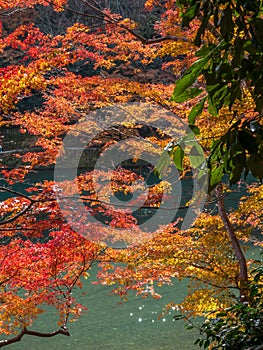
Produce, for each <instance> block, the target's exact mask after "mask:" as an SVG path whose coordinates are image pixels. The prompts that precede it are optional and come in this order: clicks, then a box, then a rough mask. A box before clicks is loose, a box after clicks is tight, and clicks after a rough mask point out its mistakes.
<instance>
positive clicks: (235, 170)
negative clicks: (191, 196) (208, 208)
mask: <svg viewBox="0 0 263 350" xmlns="http://www.w3.org/2000/svg"><path fill="white" fill-rule="evenodd" d="M240 124H241V122H237V123H235V124H234V125H233V126H232V127H231V128H230V129H229V130H228V132H227V133H226V134H225V135H224V136H223V137H221V138H220V139H219V140H215V141H213V144H212V147H211V153H210V156H209V158H208V168H209V171H210V176H209V179H210V190H212V189H213V188H215V187H216V185H217V184H218V183H219V182H220V181H221V180H222V177H223V176H224V175H225V174H227V175H228V176H229V182H230V185H232V184H235V183H236V182H238V181H239V180H240V178H241V176H242V174H244V178H246V176H247V174H248V173H249V171H250V172H251V173H252V175H253V176H254V177H255V178H257V179H259V180H262V179H263V127H262V125H260V124H259V123H258V122H257V121H256V120H252V121H249V122H246V123H243V124H242V125H240Z"/></svg>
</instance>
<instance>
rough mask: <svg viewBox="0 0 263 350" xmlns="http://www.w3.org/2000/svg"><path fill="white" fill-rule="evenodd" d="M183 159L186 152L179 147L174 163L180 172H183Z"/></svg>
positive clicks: (175, 153)
mask: <svg viewBox="0 0 263 350" xmlns="http://www.w3.org/2000/svg"><path fill="white" fill-rule="evenodd" d="M183 159H184V151H183V150H182V148H181V147H180V146H177V148H176V150H175V151H174V152H173V161H174V164H175V166H176V168H177V169H178V170H181V171H182V170H183Z"/></svg>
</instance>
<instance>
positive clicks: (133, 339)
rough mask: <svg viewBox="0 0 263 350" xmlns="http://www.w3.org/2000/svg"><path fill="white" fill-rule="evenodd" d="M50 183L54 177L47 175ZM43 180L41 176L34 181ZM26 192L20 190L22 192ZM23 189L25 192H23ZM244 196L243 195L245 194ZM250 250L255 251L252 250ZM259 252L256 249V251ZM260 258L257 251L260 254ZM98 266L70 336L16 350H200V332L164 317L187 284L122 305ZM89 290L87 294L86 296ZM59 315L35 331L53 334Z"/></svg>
mask: <svg viewBox="0 0 263 350" xmlns="http://www.w3.org/2000/svg"><path fill="white" fill-rule="evenodd" d="M43 177H44V178H45V179H49V178H50V177H51V174H49V173H45V172H44V173H43V174H42V178H43ZM35 181H39V174H37V173H36V174H35V175H34V176H33V177H31V179H30V182H35ZM19 189H20V190H21V187H20V188H19ZM22 190H23V188H22ZM241 192H242V191H241ZM241 194H242V193H240V192H239V191H237V193H234V194H233V195H232V197H229V199H228V206H232V205H235V204H236V203H237V199H238V198H239V197H240V195H241ZM250 252H251V250H250ZM252 254H254V249H253V250H252ZM256 254H257V253H256ZM96 272H97V269H96V267H94V268H93V270H92V271H91V276H90V279H89V280H87V281H85V285H84V288H83V290H81V291H78V292H77V293H78V295H79V301H80V302H81V303H82V304H84V305H85V306H87V307H88V308H89V310H88V311H86V312H85V314H84V315H83V316H82V317H81V318H80V319H79V320H78V321H77V322H73V323H71V324H69V330H70V333H71V336H70V337H66V336H63V335H58V336H56V337H54V338H44V339H43V338H36V337H31V336H25V337H24V338H23V339H22V340H21V342H19V343H16V344H12V345H10V346H9V347H7V348H9V349H12V350H47V349H48V350H64V349H74V350H161V349H163V350H195V349H199V348H198V347H197V346H195V345H194V340H195V339H196V338H197V336H198V332H197V331H196V330H194V331H193V330H191V331H187V330H186V329H185V327H184V322H183V321H174V320H173V316H174V313H173V312H170V313H168V314H166V315H165V316H162V317H159V316H160V315H161V313H162V311H163V308H164V307H165V305H166V304H168V303H169V302H180V300H182V299H183V298H184V296H185V295H186V293H187V283H186V282H185V281H182V282H177V281H175V284H174V286H166V287H163V288H161V289H160V293H161V294H162V298H161V299H158V300H157V299H152V298H146V299H143V298H141V297H136V296H135V295H132V294H131V295H130V297H129V299H128V301H127V302H124V303H122V304H121V303H120V299H119V298H118V297H117V296H113V295H111V290H112V288H113V287H112V286H103V285H94V284H92V281H94V280H95V279H96ZM83 292H84V295H83ZM56 319H57V318H56V314H55V311H54V310H52V309H48V311H47V312H46V313H45V314H43V315H41V316H40V317H39V319H38V320H37V322H36V323H35V324H34V327H32V329H36V330H39V331H53V330H55V329H56Z"/></svg>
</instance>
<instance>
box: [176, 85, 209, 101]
mask: <svg viewBox="0 0 263 350" xmlns="http://www.w3.org/2000/svg"><path fill="white" fill-rule="evenodd" d="M203 91H204V90H202V89H198V88H191V89H187V90H185V91H184V92H183V93H182V94H181V95H180V96H176V97H174V98H173V101H174V102H178V103H181V102H184V101H186V100H189V99H191V98H194V97H196V96H198V95H200V94H201V93H202V92H203Z"/></svg>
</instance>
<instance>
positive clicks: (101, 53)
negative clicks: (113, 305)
mask: <svg viewBox="0 0 263 350" xmlns="http://www.w3.org/2000/svg"><path fill="white" fill-rule="evenodd" d="M252 4H253V5H251V4H249V3H248V2H247V1H235V2H226V1H214V2H211V3H209V2H207V1H189V2H188V1H157V0H148V1H146V2H145V4H143V3H142V5H141V3H140V5H138V6H144V7H143V8H144V11H145V16H146V18H149V16H150V15H151V14H154V16H155V17H156V18H154V22H151V20H149V22H147V23H148V24H149V23H150V24H151V23H153V25H152V27H151V28H150V30H149V31H148V29H149V28H148V29H147V28H145V27H144V28H141V27H140V23H136V22H135V21H134V18H133V19H131V18H128V17H125V16H126V13H125V10H123V11H120V6H117V7H116V4H115V3H114V2H113V3H111V2H110V1H109V2H105V3H104V2H103V1H99V2H97V1H87V0H79V1H73V2H71V1H66V0H60V1H58V0H56V1H55V0H52V1H27V0H17V1H12V2H6V1H0V15H1V20H2V23H3V24H2V25H1V27H0V34H1V39H0V50H1V54H2V56H3V59H2V66H1V68H0V80H1V85H0V111H1V127H2V129H5V130H6V129H11V130H12V129H13V128H16V129H15V130H19V132H20V133H21V134H22V135H23V134H25V135H26V136H27V138H28V141H27V144H26V147H23V148H21V149H17V150H15V151H14V152H11V153H8V151H7V153H5V152H3V156H2V161H1V162H2V164H1V166H2V175H3V177H4V179H5V181H6V186H2V187H1V188H0V190H1V192H3V193H4V192H6V193H8V196H7V197H8V198H6V199H4V200H2V202H1V217H0V230H1V233H2V244H1V248H0V254H1V260H0V261H1V265H0V269H1V306H0V313H1V331H2V332H3V333H4V334H6V335H10V334H11V335H14V336H13V337H11V338H8V339H6V340H3V341H0V346H5V345H8V344H11V343H13V342H16V341H19V340H20V339H21V338H22V337H23V336H24V335H34V336H40V337H41V336H42V337H52V336H55V335H57V334H64V335H69V330H68V328H67V324H68V321H69V320H75V319H77V318H78V317H79V316H80V315H81V312H82V310H84V309H85V307H83V306H82V305H79V304H78V302H77V300H75V299H74V298H73V297H72V294H71V293H72V291H73V289H75V288H81V287H82V284H83V283H86V281H85V282H83V278H87V277H88V270H89V269H90V268H91V267H92V265H93V263H94V262H95V261H100V262H101V270H100V272H99V275H98V278H99V281H100V282H101V283H104V284H116V285H117V287H116V288H115V289H114V292H115V293H116V294H118V295H121V296H122V297H123V298H126V296H127V294H128V292H129V291H130V290H135V291H136V292H137V293H138V294H140V295H142V296H148V295H152V296H153V297H156V298H158V297H160V296H159V294H158V293H157V292H156V290H155V285H156V284H157V285H163V284H172V281H173V278H178V279H190V280H191V281H193V283H194V284H193V290H192V291H191V292H189V294H188V295H187V296H186V298H185V300H184V301H183V302H182V303H181V304H180V305H174V304H170V305H167V309H169V308H171V307H172V308H176V309H179V310H181V311H182V312H183V313H184V314H185V315H187V317H189V316H191V315H206V313H207V312H211V315H212V316H213V315H214V314H213V312H214V313H215V312H216V311H217V310H220V309H222V310H224V309H225V308H226V307H228V306H230V305H232V304H233V303H235V300H236V294H239V295H238V296H241V299H242V298H243V299H244V300H246V302H248V301H249V299H250V298H251V297H253V295H252V294H251V293H250V291H249V285H250V284H253V282H251V281H252V277H251V275H252V272H251V271H252V270H253V268H252V266H253V262H252V261H251V262H248V261H247V260H246V258H245V256H244V253H243V250H242V248H241V246H240V243H239V242H240V241H244V242H249V241H250V240H251V241H253V240H255V239H254V236H253V235H252V231H253V230H254V229H256V230H261V228H262V220H261V218H262V205H261V204H260V203H261V202H260V201H261V200H262V188H263V187H262V185H257V186H255V187H251V188H249V190H248V191H249V196H248V197H246V198H245V199H244V200H242V201H240V203H239V206H238V207H237V208H236V209H235V210H233V212H231V213H227V212H226V209H225V207H224V196H225V193H227V191H228V188H227V186H226V185H222V184H221V181H222V178H223V176H224V175H228V176H229V181H230V185H233V184H236V183H237V182H238V181H240V179H241V176H242V174H243V172H244V169H245V172H249V171H251V172H252V174H253V175H254V176H255V177H256V178H260V179H262V149H263V148H262V145H263V142H262V135H263V133H262V118H261V117H262V115H261V114H262V111H261V109H262V106H261V105H262V91H261V87H260V84H261V80H262V77H261V75H260V74H257V73H255V72H259V71H260V68H261V66H262V63H261V56H262V47H261V41H260V40H262V39H261V34H260V33H261V31H260V28H261V26H262V18H261V16H262V9H261V4H260V2H258V1H253V2H252ZM111 5H112V6H111ZM251 6H252V7H251ZM23 11H28V13H30V16H27V17H26V20H25V19H23V16H22V19H18V20H17V25H15V27H14V28H8V25H7V24H6V22H5V21H6V19H7V21H8V22H9V19H10V18H13V16H15V15H16V13H18V14H19V17H20V15H21V14H23ZM45 11H47V12H45ZM114 11H116V12H119V13H115V12H114ZM130 11H131V10H130ZM44 13H48V18H49V20H51V18H60V17H59V16H60V15H61V16H63V17H62V18H67V20H68V22H65V21H61V22H60V23H61V26H60V27H59V28H57V31H56V32H54V31H53V30H52V31H50V32H49V31H48V29H47V27H48V26H46V27H45V28H42V29H41V26H42V27H43V22H44V19H43V18H44V15H43V14H44ZM67 14H68V15H67ZM131 14H132V12H130V13H128V15H131ZM39 16H40V17H41V16H42V18H40V19H41V20H39V23H42V24H41V25H39V26H38V25H37V23H38V22H37V18H38V17H39ZM51 16H54V17H51ZM69 16H72V18H71V19H69ZM74 16H76V17H74ZM76 18H77V20H76ZM241 19H242V20H241ZM14 23H16V22H14ZM49 23H50V22H49ZM62 23H63V24H62ZM65 23H66V24H65ZM6 29H8V30H7V31H6ZM146 29H147V30H146ZM145 33H146V34H147V35H145ZM149 33H150V34H149ZM198 46H201V48H198ZM248 62H250V63H249V64H251V62H252V63H253V69H250V68H248ZM80 67H81V70H80ZM79 71H80V72H81V74H79ZM182 72H183V74H182ZM176 79H178V80H177V83H176V87H175V88H174V80H176ZM34 97H35V98H36V99H37V101H38V104H35V105H34V104H33V106H30V107H29V106H28V105H27V104H26V102H27V101H30V99H32V98H34ZM33 101H34V100H33ZM136 103H137V104H136ZM138 103H139V104H138ZM21 106H24V107H21ZM111 106H117V108H116V109H113V110H112V109H111V108H110V107H111ZM120 106H121V107H120ZM127 106H128V108H127ZM158 106H162V109H163V110H164V111H165V113H164V114H161V117H163V121H165V122H166V124H164V129H163V130H162V129H161V124H158V123H159V122H158V121H159V119H160V115H159V113H160V109H158V108H156V107H158ZM108 107H109V108H108ZM107 108H108V109H107ZM145 110H147V111H148V113H149V110H150V112H151V113H150V114H147V113H146V112H145ZM98 111H99V112H98ZM100 111H102V112H100ZM105 111H106V112H105ZM112 111H114V118H113V117H112V114H111V113H112ZM107 113H109V114H107ZM128 114H129V115H130V116H131V118H130V119H129V122H128V121H127V119H123V115H125V116H126V115H128ZM171 116H172V117H171ZM175 116H176V118H175ZM158 118H159V119H158ZM171 119H172V121H171ZM112 120H113V121H114V123H112ZM186 123H187V124H189V129H186V130H187V135H185V134H184V133H183V132H179V130H180V127H182V128H184V126H185V125H187V124H186ZM156 125H157V127H156ZM158 127H159V129H161V130H158ZM174 128H175V129H178V130H177V134H176V136H177V139H174V137H173V136H172V135H174V133H173V129H174ZM194 134H195V135H196V138H198V142H199V143H200V145H201V146H202V147H201V146H200V145H199V143H197V142H196V141H193V138H194ZM68 135H69V137H68ZM189 135H190V138H189ZM29 137H30V138H29ZM178 137H179V141H178ZM129 139H132V140H131V142H130V143H129V142H128V141H129ZM137 139H139V140H141V139H143V140H145V143H144V144H143V145H144V146H143V147H144V149H142V146H140V143H137ZM87 140H89V141H90V142H89V143H88V145H86V144H87ZM126 141H127V142H126ZM125 142H126V143H125ZM115 144H117V145H118V144H119V145H120V149H121V151H122V152H124V153H125V152H126V154H127V155H128V156H129V154H131V152H130V148H132V147H133V148H134V149H135V151H133V153H132V160H131V159H130V158H131V157H128V158H126V159H125V160H123V161H121V160H122V159H121V158H118V155H120V154H122V153H120V152H116V151H111V152H110V153H107V149H111V147H114V145H115ZM154 145H157V146H158V147H159V148H158V150H157V149H156V148H155V147H154ZM3 146H4V150H5V146H8V145H7V144H5V138H4V139H3ZM78 148H80V149H81V154H79V153H77V156H76V149H78ZM163 149H164V152H162V150H163ZM113 150H114V148H113ZM160 150H161V151H160ZM203 150H204V151H203ZM143 152H145V154H146V155H145V156H144V158H143V156H142V155H143ZM114 153H116V159H114V157H113V155H114ZM150 154H154V155H156V156H157V158H158V159H160V160H161V161H160V162H159V163H158V164H157V165H156V168H157V170H158V171H159V173H161V175H162V177H163V179H159V178H158V176H157V175H156V173H154V167H153V165H152V164H151V162H150V160H151V159H152V158H151V157H150V156H149V155H150ZM167 154H169V156H170V157H171V158H172V159H173V162H174V163H175V165H176V167H177V169H178V170H179V172H180V173H179V176H178V178H176V179H173V173H172V170H171V169H169V168H167V169H166V168H165V165H166V162H163V161H162V160H165V159H166V160H167ZM168 158H169V157H168ZM206 158H207V164H208V178H209V184H208V186H209V191H210V192H211V198H214V199H213V200H215V201H216V202H217V205H218V214H217V215H211V213H210V212H209V210H206V211H204V212H202V213H201V212H200V210H199V212H198V214H199V215H198V218H197V219H196V221H195V223H194V225H193V226H192V227H190V225H189V227H186V228H183V229H182V227H181V229H180V217H178V218H176V220H173V219H175V218H174V215H173V217H172V219H170V221H169V222H168V224H167V222H165V225H163V226H158V225H157V226H154V228H155V230H154V233H153V234H151V233H149V232H145V230H143V229H142V228H143V227H144V226H143V223H140V222H139V220H140V218H139V215H138V216H137V217H136V215H135V210H134V207H135V208H140V210H141V211H140V215H141V214H142V211H143V210H148V214H149V215H153V217H154V213H155V210H156V209H157V210H158V209H160V210H161V204H162V202H163V201H164V200H165V199H166V198H172V203H173V205H176V206H177V207H180V210H181V209H182V210H183V209H186V210H190V211H191V210H192V212H195V211H196V210H197V211H198V209H201V208H198V206H199V207H200V206H201V204H200V201H199V199H198V196H200V194H198V193H192V194H193V198H188V199H187V200H185V201H184V203H180V201H179V202H178V201H176V198H174V197H176V195H175V192H173V188H175V189H176V190H178V187H176V182H178V181H182V182H183V179H184V178H187V177H189V176H190V175H189V174H190V173H189V171H190V170H191V168H197V169H198V170H199V171H198V174H197V182H196V183H197V184H199V183H201V182H202V181H203V178H205V177H206V169H204V171H202V170H203V165H204V164H205V159H206ZM98 159H99V160H100V162H101V163H102V167H101V168H99V169H97V168H98V164H97V161H98ZM108 159H110V161H112V163H113V169H112V168H110V164H109V163H108ZM141 159H143V161H141ZM145 159H146V160H147V159H148V160H149V162H148V163H147V162H146V161H145ZM125 161H126V163H125ZM12 162H13V164H15V165H16V167H15V168H13V169H10V164H11V165H12ZM55 163H56V167H55V168H56V170H55V181H48V180H46V181H42V182H41V181H39V182H38V183H37V184H34V185H32V186H30V187H29V188H27V191H25V192H22V191H17V190H15V189H14V188H12V187H11V186H12V185H15V184H16V183H17V182H21V183H23V182H25V181H27V180H26V179H27V176H28V175H30V174H31V173H32V172H34V170H35V169H37V168H41V167H53V166H54V164H55ZM65 164H66V165H67V166H68V167H73V168H78V167H79V168H80V169H79V170H78V171H76V172H75V173H74V174H73V175H74V176H73V179H72V176H69V178H67V177H66V179H65V173H66V172H65V170H64V169H63V166H64V165H65ZM59 166H61V167H62V171H60V170H59ZM81 166H83V168H84V169H81ZM85 167H86V168H89V169H88V170H87V169H86V170H85ZM96 167H97V168H96ZM61 172H62V175H61ZM165 172H167V174H168V176H167V177H165ZM63 176H64V178H63ZM149 177H152V179H153V183H152V184H151V185H150V186H148V187H147V191H148V192H147V195H146V196H145V194H144V192H143V191H144V190H143V188H144V186H145V183H144V184H143V182H145V181H146V183H147V180H148V178H149ZM94 179H95V180H96V181H95V180H94ZM108 179H110V186H109V183H108V182H107V180H108ZM166 179H169V181H168V180H167V181H166ZM56 180H57V182H56ZM58 180H61V181H58ZM94 182H96V183H95V184H94ZM205 185H206V182H205V180H204V182H203V185H202V186H200V187H201V188H200V191H202V190H203V191H205ZM136 191H138V192H139V193H140V195H139V196H138V197H137V198H135V199H134V200H133V201H129V203H128V204H127V205H126V204H125V203H124V204H123V203H122V204H123V205H122V206H121V205H119V204H118V205H119V206H118V205H117V210H116V208H115V207H114V205H113V204H114V202H111V201H112V196H113V195H112V194H114V195H115V197H117V198H118V195H120V196H122V198H123V195H125V196H127V198H129V196H132V195H133V193H134V192H136ZM212 191H214V192H212ZM213 196H214V197H213ZM80 200H81V203H82V204H81V206H78V204H76V203H78V201H80ZM83 203H84V204H83ZM112 203H113V204H112ZM118 203H119V202H118ZM138 203H139V204H138ZM141 207H142V208H141ZM72 208H75V209H74V210H72ZM87 210H88V211H89V212H91V217H93V218H95V220H93V221H92V220H89V221H88V222H87V221H85V217H86V212H87ZM164 210H166V208H164ZM192 212H191V213H192ZM163 216H165V214H163ZM179 216H180V215H179ZM196 216H197V215H196ZM158 218H160V216H158ZM183 219H184V218H183ZM101 222H103V225H101ZM160 223H164V221H163V220H160ZM105 224H106V225H105ZM146 224H147V217H146ZM211 232H213V234H211ZM123 236H124V237H125V240H126V241H127V242H125V243H126V244H128V245H129V246H128V247H126V248H123V247H122V246H121V249H114V245H115V244H117V245H118V244H119V242H120V241H121V240H122V238H123ZM145 239H146V240H145ZM140 240H142V241H140ZM109 241H110V242H111V243H112V246H107V245H106V244H105V243H108V242H109ZM138 241H140V243H141V244H138ZM253 244H257V245H259V246H260V245H262V244H261V242H260V241H257V242H256V243H255V242H253ZM250 265H251V268H250ZM257 283H258V284H259V287H258V288H259V289H260V288H261V284H260V283H262V278H261V277H260V278H259V279H258V281H257ZM21 291H22V292H21ZM233 291H234V292H233ZM46 305H49V306H50V305H51V306H53V307H55V308H56V309H57V310H58V325H59V328H58V329H57V330H55V331H53V332H50V333H43V332H41V331H32V330H31V329H30V327H31V326H32V325H33V322H34V320H35V319H36V317H37V316H38V315H39V314H40V313H43V312H44V311H45V307H46ZM212 316H211V317H212Z"/></svg>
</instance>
